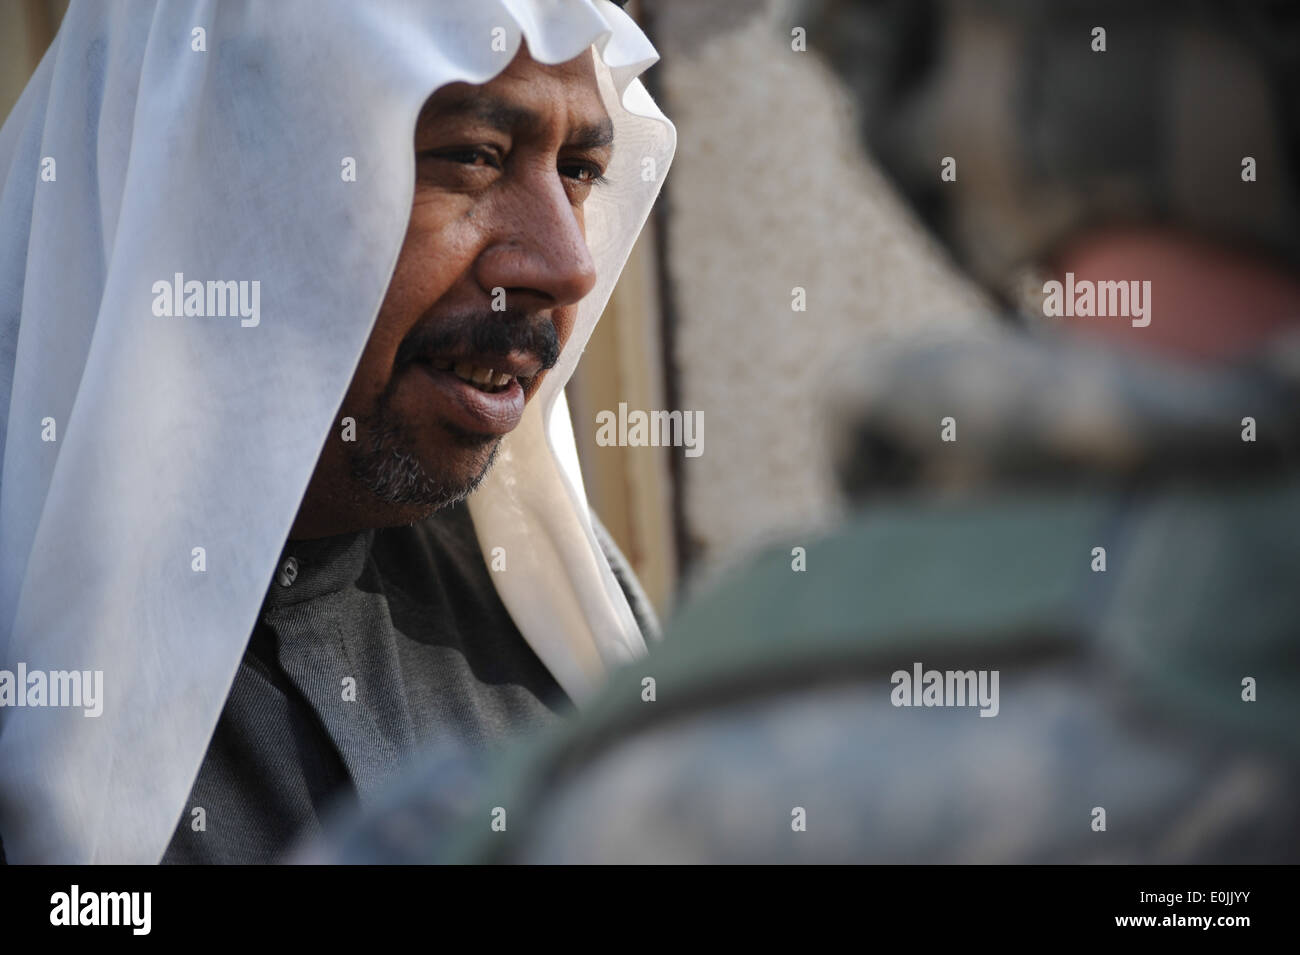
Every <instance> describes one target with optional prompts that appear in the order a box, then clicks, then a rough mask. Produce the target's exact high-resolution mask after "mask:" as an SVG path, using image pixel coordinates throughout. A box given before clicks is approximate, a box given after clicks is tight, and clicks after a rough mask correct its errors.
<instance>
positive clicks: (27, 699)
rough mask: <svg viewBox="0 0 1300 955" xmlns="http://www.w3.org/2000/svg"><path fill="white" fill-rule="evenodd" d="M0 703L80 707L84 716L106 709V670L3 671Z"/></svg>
mask: <svg viewBox="0 0 1300 955" xmlns="http://www.w3.org/2000/svg"><path fill="white" fill-rule="evenodd" d="M0 706H58V707H71V706H79V707H81V708H82V709H83V710H85V712H84V713H83V714H82V715H83V716H99V715H100V714H101V713H103V712H104V671H103V670H29V669H27V664H26V663H19V664H18V670H17V672H15V671H13V670H0Z"/></svg>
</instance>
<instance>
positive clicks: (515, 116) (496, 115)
mask: <svg viewBox="0 0 1300 955" xmlns="http://www.w3.org/2000/svg"><path fill="white" fill-rule="evenodd" d="M452 117H471V118H473V119H476V120H478V121H479V122H481V123H484V124H485V125H487V126H490V127H491V128H493V129H496V130H499V131H501V132H503V133H511V132H515V131H517V130H535V129H540V128H541V127H542V126H543V125H545V121H544V120H543V118H542V115H541V114H540V113H538V112H536V111H535V110H531V109H529V108H528V107H526V106H520V105H519V104H518V103H511V102H509V101H508V100H504V99H501V98H500V97H499V96H493V95H491V94H490V93H483V92H472V93H467V94H465V95H463V96H460V97H458V98H456V99H453V100H450V101H448V102H441V103H434V102H430V103H429V104H428V105H426V106H425V107H424V109H422V110H421V111H420V118H419V122H418V124H417V125H419V126H423V125H424V124H425V123H429V122H435V121H437V120H440V119H450V118H452ZM565 145H566V146H569V147H572V148H577V149H604V148H607V147H610V146H613V145H614V123H613V122H612V121H611V120H610V119H609V117H608V116H606V117H604V118H602V119H600V120H598V121H596V122H589V123H581V124H579V125H578V126H576V127H574V128H573V130H572V131H570V133H569V135H568V137H567V138H566V139H565Z"/></svg>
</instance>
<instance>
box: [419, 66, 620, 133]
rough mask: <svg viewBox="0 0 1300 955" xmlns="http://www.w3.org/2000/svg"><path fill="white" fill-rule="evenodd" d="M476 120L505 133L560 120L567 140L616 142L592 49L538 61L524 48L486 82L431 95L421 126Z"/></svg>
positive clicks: (547, 127)
mask: <svg viewBox="0 0 1300 955" xmlns="http://www.w3.org/2000/svg"><path fill="white" fill-rule="evenodd" d="M452 118H465V119H472V120H477V121H479V122H482V123H484V124H486V125H489V126H491V127H493V128H496V129H500V130H502V131H505V132H514V133H525V134H526V133H530V132H531V133H541V132H545V131H547V130H550V129H553V128H554V127H555V126H556V125H557V124H558V125H560V126H563V127H564V129H565V134H566V135H565V140H566V142H569V143H576V144H581V145H584V146H588V147H592V148H595V147H601V146H609V145H611V144H612V143H613V138H614V124H613V122H612V121H611V120H610V118H609V113H608V112H607V111H606V109H605V104H604V102H603V100H602V98H601V95H600V87H599V85H598V83H597V80H596V73H595V64H594V61H593V58H592V56H591V51H590V50H588V51H587V52H586V53H585V54H584V55H582V56H579V57H577V58H575V59H573V60H570V61H568V62H567V63H559V64H554V65H548V64H543V63H538V62H537V61H535V60H533V59H532V58H531V57H529V56H528V54H527V51H526V50H521V51H520V53H519V55H518V56H517V57H516V58H515V60H514V62H512V63H511V64H510V66H509V67H508V68H507V69H506V70H505V71H503V72H502V73H500V74H499V75H497V76H496V77H494V78H493V79H491V80H489V81H488V82H487V83H482V84H471V83H452V84H449V85H448V86H445V87H443V88H442V89H440V90H438V91H437V92H436V93H434V95H433V96H431V97H429V99H428V101H427V102H426V103H425V105H424V108H423V109H422V110H421V111H420V124H421V125H424V124H427V123H431V122H436V121H442V122H445V121H447V120H449V119H452Z"/></svg>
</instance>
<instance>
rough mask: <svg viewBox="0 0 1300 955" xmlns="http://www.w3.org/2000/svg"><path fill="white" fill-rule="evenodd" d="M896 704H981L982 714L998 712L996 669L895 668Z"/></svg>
mask: <svg viewBox="0 0 1300 955" xmlns="http://www.w3.org/2000/svg"><path fill="white" fill-rule="evenodd" d="M889 682H890V683H892V684H893V685H894V689H893V690H892V691H891V692H890V694H889V702H891V703H893V704H894V705H895V706H978V707H979V708H980V716H997V715H998V709H999V704H998V671H997V670H925V669H924V668H923V667H922V666H921V664H919V663H913V664H912V672H910V673H909V672H908V671H906V670H895V671H894V672H893V673H892V674H891V675H890V677H889Z"/></svg>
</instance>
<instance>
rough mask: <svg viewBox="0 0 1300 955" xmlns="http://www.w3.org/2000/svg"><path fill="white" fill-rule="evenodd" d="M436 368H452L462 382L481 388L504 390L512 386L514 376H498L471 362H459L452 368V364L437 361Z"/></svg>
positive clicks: (488, 369) (493, 371)
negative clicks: (507, 386) (509, 385)
mask: <svg viewBox="0 0 1300 955" xmlns="http://www.w3.org/2000/svg"><path fill="white" fill-rule="evenodd" d="M433 367H435V368H443V369H446V368H451V372H452V374H454V375H455V376H456V377H457V378H459V379H461V381H468V382H469V383H470V384H473V385H478V386H479V387H480V388H504V387H505V386H506V385H508V384H510V381H511V379H512V378H513V377H514V376H513V375H507V374H505V373H504V372H502V373H501V374H497V372H496V371H495V370H493V369H491V368H484V367H482V366H481V365H471V364H470V363H469V362H464V361H461V362H457V363H456V364H455V366H452V365H451V363H450V362H441V361H435V362H434V363H433Z"/></svg>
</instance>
